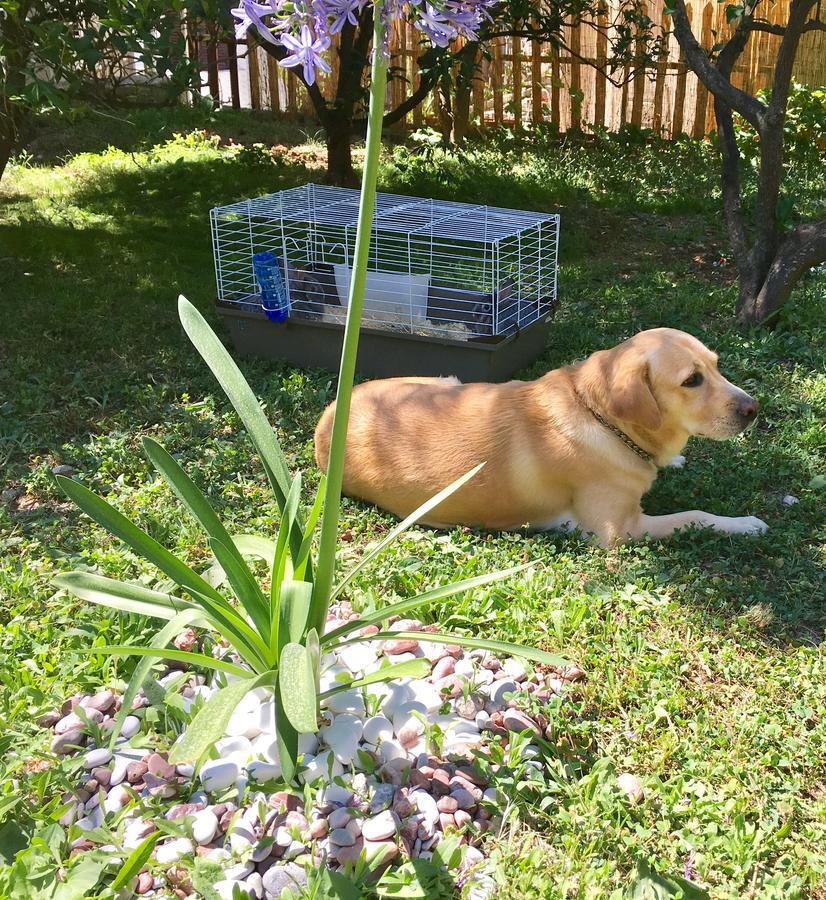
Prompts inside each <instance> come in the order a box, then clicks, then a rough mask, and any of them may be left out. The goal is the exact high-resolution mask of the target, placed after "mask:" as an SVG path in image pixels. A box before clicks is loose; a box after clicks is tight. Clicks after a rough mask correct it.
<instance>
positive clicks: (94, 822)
mask: <svg viewBox="0 0 826 900" xmlns="http://www.w3.org/2000/svg"><path fill="white" fill-rule="evenodd" d="M75 824H76V825H77V827H78V828H79V829H80V830H81V831H91V830H92V829H93V828H99V827H100V826H101V825H102V824H103V810H102V809H101V808H100V807H99V806H96V807H95V808H94V809H93V810H92V811H91V812H90V813H89V815H88V816H84V817H83V818H82V819H78V820H77V822H75Z"/></svg>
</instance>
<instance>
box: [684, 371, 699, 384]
mask: <svg viewBox="0 0 826 900" xmlns="http://www.w3.org/2000/svg"><path fill="white" fill-rule="evenodd" d="M702 383H703V376H702V375H701V374H700V373H699V372H695V373H694V374H693V375H689V376H688V378H686V380H685V381H684V382H683V387H699V386H700V385H701V384H702Z"/></svg>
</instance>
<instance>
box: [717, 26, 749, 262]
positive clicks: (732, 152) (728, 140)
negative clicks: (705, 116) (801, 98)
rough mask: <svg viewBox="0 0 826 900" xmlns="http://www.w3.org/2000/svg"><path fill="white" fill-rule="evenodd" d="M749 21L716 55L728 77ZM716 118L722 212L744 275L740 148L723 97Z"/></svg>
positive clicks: (746, 249) (746, 36) (746, 250)
mask: <svg viewBox="0 0 826 900" xmlns="http://www.w3.org/2000/svg"><path fill="white" fill-rule="evenodd" d="M748 21H749V20H748V18H747V17H744V18H742V19H741V20H740V22H739V23H738V25H737V29H736V30H735V32H734V34H733V35H732V37H731V38H730V40H729V41H727V42H726V44H725V46H724V47H723V49H722V50H721V51H720V53H719V55H718V56H717V62H716V67H717V69H718V71H719V72H720V74H721V75H722V76H723V77H724V78H726V79H730V78H731V73H732V70H733V69H734V64H735V63H736V62H737V60H738V59H739V58H740V56H741V54H742V53H743V50H745V48H746V44H747V43H748V40H749V35H750V29H749V28H748ZM714 117H715V119H716V121H717V131H718V134H719V139H718V144H719V148H720V159H721V163H722V166H721V171H720V189H721V193H722V201H723V215H724V216H725V219H726V225H727V226H728V232H729V237H730V239H731V244H732V250H733V251H734V258H735V260H736V262H737V268H738V270H739V271H740V273H741V275H743V274H745V270H746V267H747V266H748V264H749V244H748V231H747V229H746V222H745V217H744V215H743V203H742V199H741V196H740V151H739V149H738V147H737V136H736V133H735V131H734V120H733V115H732V111H731V107H730V106H729V105H728V103H726V102H725V101H724V100H723V99H722V98H721V97H715V98H714Z"/></svg>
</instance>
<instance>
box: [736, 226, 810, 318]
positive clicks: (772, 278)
mask: <svg viewBox="0 0 826 900" xmlns="http://www.w3.org/2000/svg"><path fill="white" fill-rule="evenodd" d="M824 261H826V219H822V220H821V221H819V222H805V223H803V224H802V225H798V226H797V228H795V229H793V230H792V231H791V232H789V234H787V235H786V237H785V238H784V239H783V240H782V242H781V243H780V246H779V247H778V249H777V255H776V256H775V258H774V259H773V260H772V263H771V266H770V268H769V272H768V275H767V276H766V280H765V281H764V282H763V286H762V287H761V289H760V292H759V293H758V295H757V297H756V298H755V299H754V302H753V303H752V304H750V305H749V307H748V308H746V309H743V310H741V311H740V318H741V320H742V321H746V322H762V321H763V320H765V319H766V318H767V317H768V316H770V315H772V314H773V313H775V312H776V311H777V310H778V309H780V307H781V306H782V305H783V304H784V303H785V302H786V300H788V298H789V295H790V294H791V292H792V288H793V287H794V286H795V284H796V283H797V281H798V280H799V279H800V278H801V277H802V276H803V275H805V274H806V272H807V271H808V270H809V269H811V268H813V267H814V266H816V265H819V264H820V263H822V262H824Z"/></svg>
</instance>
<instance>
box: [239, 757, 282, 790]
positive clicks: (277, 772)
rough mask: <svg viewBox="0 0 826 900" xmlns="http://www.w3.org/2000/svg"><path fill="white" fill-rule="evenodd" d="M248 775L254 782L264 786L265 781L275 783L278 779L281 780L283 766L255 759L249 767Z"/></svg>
mask: <svg viewBox="0 0 826 900" xmlns="http://www.w3.org/2000/svg"><path fill="white" fill-rule="evenodd" d="M247 774H248V775H249V776H250V778H252V780H253V781H257V782H258V783H259V784H262V783H263V782H265V781H273V780H275V779H276V778H280V777H281V766H280V765H278V763H271V762H261V760H259V759H254V760H253V761H252V762H251V763H250V764H249V765H248V766H247Z"/></svg>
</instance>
